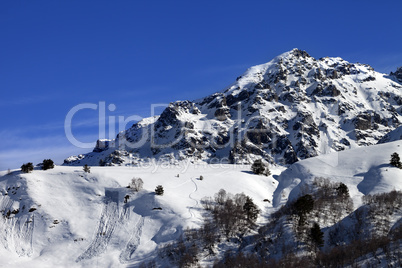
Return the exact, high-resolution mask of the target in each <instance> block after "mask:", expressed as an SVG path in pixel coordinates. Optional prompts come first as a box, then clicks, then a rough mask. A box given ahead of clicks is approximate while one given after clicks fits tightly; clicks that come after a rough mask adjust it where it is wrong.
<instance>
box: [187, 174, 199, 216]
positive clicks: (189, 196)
mask: <svg viewBox="0 0 402 268" xmlns="http://www.w3.org/2000/svg"><path fill="white" fill-rule="evenodd" d="M190 180H191V182H192V183H194V186H195V188H194V191H192V192H191V193H190V194H189V195H188V198H190V199H191V200H193V201H194V202H195V206H193V207H189V208H188V212H189V213H190V218H189V219H191V218H194V213H193V212H192V210H193V209H194V207H198V200H196V199H194V198H193V197H191V195H192V194H194V193H195V192H197V191H198V186H197V183H195V181H194V180H193V178H191V179H190Z"/></svg>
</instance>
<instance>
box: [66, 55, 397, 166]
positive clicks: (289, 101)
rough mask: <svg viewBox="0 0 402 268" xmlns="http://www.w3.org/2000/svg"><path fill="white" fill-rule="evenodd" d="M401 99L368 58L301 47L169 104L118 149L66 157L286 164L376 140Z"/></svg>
mask: <svg viewBox="0 0 402 268" xmlns="http://www.w3.org/2000/svg"><path fill="white" fill-rule="evenodd" d="M400 105H402V94H401V91H400V85H399V84H398V83H395V82H394V81H392V80H391V79H389V78H388V77H386V76H384V75H382V74H379V73H377V72H375V71H374V69H373V68H371V67H370V66H369V65H363V64H357V63H356V64H353V63H349V62H347V61H345V60H343V59H341V58H330V57H325V58H321V59H319V60H316V59H315V58H313V57H311V56H310V55H309V54H308V53H307V52H305V51H303V50H300V49H297V48H296V49H292V50H291V51H288V52H285V53H283V54H281V55H279V56H277V57H276V58H274V59H273V60H271V61H270V62H268V63H265V64H261V65H256V66H253V67H251V68H249V69H248V70H247V71H246V72H245V73H243V74H242V75H241V76H239V77H238V78H237V79H236V81H235V82H234V83H233V84H232V85H230V86H229V87H227V88H226V89H225V90H223V91H221V92H217V93H215V94H212V95H210V96H207V97H205V98H203V99H200V100H197V101H192V102H191V101H184V102H183V101H182V102H174V103H172V105H169V107H167V108H166V110H165V111H164V112H163V113H162V114H161V115H160V116H159V117H158V118H154V120H146V122H148V123H146V122H145V123H141V124H140V123H137V124H135V125H134V126H133V127H132V128H130V129H128V130H127V131H125V132H123V133H120V134H119V136H118V138H116V140H118V142H109V143H108V144H115V148H111V147H110V145H109V147H107V146H103V147H102V150H98V149H96V150H95V151H94V152H92V153H90V154H88V155H86V156H84V157H79V158H70V159H69V160H67V161H66V164H72V165H83V164H86V163H87V164H92V165H98V163H96V162H91V161H98V162H99V159H102V163H106V164H110V165H115V164H124V163H136V162H137V161H142V160H144V159H152V158H154V159H167V160H168V161H179V160H184V159H192V161H197V160H204V161H215V160H216V159H226V160H227V161H231V162H234V163H241V162H243V163H250V162H252V160H253V158H264V159H266V160H267V161H269V162H271V163H278V164H282V165H288V164H292V163H294V162H296V161H298V160H301V159H305V158H309V157H313V156H317V155H321V154H327V153H329V152H334V151H341V150H345V149H349V148H352V147H357V146H366V145H372V144H376V143H377V142H378V140H380V139H381V138H382V137H383V136H384V135H385V134H386V133H388V132H389V131H391V130H393V129H394V128H396V127H398V126H399V125H400V122H402V111H401V110H400V109H396V108H395V107H397V106H400ZM121 139H122V140H123V143H122V142H121V141H120V140H121ZM99 144H103V143H102V142H101V141H100V142H99ZM132 145H134V146H132ZM117 148H118V149H119V150H118V151H117ZM74 159H76V160H74ZM95 159H96V160H95ZM213 159H215V160H213ZM72 160H73V161H72Z"/></svg>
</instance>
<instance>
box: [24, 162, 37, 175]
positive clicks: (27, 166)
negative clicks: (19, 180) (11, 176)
mask: <svg viewBox="0 0 402 268" xmlns="http://www.w3.org/2000/svg"><path fill="white" fill-rule="evenodd" d="M33 169H34V166H33V164H32V163H31V162H29V163H26V164H23V165H22V166H21V171H22V172H23V173H29V172H31V171H32V170H33Z"/></svg>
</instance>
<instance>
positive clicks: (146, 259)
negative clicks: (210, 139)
mask: <svg viewBox="0 0 402 268" xmlns="http://www.w3.org/2000/svg"><path fill="white" fill-rule="evenodd" d="M401 145H402V141H396V142H390V143H386V144H379V145H374V146H369V147H360V148H355V149H352V150H345V151H342V152H339V153H337V152H335V153H331V154H328V155H323V156H318V157H313V158H309V159H306V160H302V161H299V162H297V163H295V164H293V165H291V166H290V167H289V168H287V169H286V170H284V171H283V168H279V169H277V168H275V167H273V166H271V172H272V175H271V176H268V177H266V176H258V175H254V174H252V173H251V172H250V171H249V170H250V166H249V165H212V164H206V163H198V164H191V163H190V162H187V165H184V162H180V163H179V164H178V165H166V166H164V165H149V166H142V167H121V166H115V167H92V168H91V170H90V173H85V172H84V171H83V170H82V167H79V168H78V167H69V166H62V167H55V168H54V169H51V170H46V171H43V170H36V169H35V170H34V171H33V172H32V173H29V174H21V173H20V171H17V170H15V171H12V172H11V174H6V172H1V173H0V211H1V213H2V214H3V216H2V217H0V241H1V243H0V259H1V264H2V265H4V266H5V267H28V266H29V267H55V266H57V267H139V265H140V264H141V263H149V264H150V265H152V264H154V265H155V267H178V266H180V265H178V264H177V263H176V262H175V261H174V258H173V259H172V255H171V254H173V253H172V252H175V250H174V248H175V246H174V244H173V248H172V246H169V243H176V242H175V241H176V240H177V239H180V237H181V235H183V234H184V233H186V232H187V234H188V233H189V232H188V231H185V230H186V228H187V227H189V228H195V230H201V231H200V232H204V231H202V230H205V225H204V224H205V217H206V215H209V213H211V212H209V211H208V210H205V206H204V205H203V204H205V202H206V201H205V200H213V197H214V196H215V198H216V193H218V191H219V190H220V189H225V190H226V192H227V193H232V194H238V193H244V194H245V195H247V196H249V197H251V198H252V200H253V201H254V203H255V204H256V205H257V206H258V208H259V209H260V210H261V213H260V216H259V218H258V220H257V222H256V224H257V226H256V227H255V228H254V229H251V230H249V231H247V232H246V233H244V234H242V236H240V237H239V236H234V238H233V239H227V238H225V236H223V237H222V238H220V239H216V241H215V244H214V245H213V247H212V249H211V250H212V252H211V251H209V250H207V249H205V248H203V247H202V246H200V249H199V250H198V251H197V253H196V254H195V259H196V262H197V263H198V264H200V265H201V266H203V267H204V266H206V267H209V266H211V265H212V264H213V263H214V262H215V260H218V261H219V260H223V258H224V257H225V256H230V255H227V253H228V252H229V251H230V252H232V253H236V252H243V253H244V254H257V255H256V256H260V255H258V254H262V255H261V256H262V258H263V259H264V258H265V257H266V258H279V260H282V258H283V257H284V256H285V255H286V251H284V250H286V248H287V249H289V250H292V252H298V254H301V255H299V256H305V254H307V256H315V255H314V254H315V253H314V252H315V251H312V249H309V248H310V246H309V244H308V243H307V242H305V241H306V240H304V239H306V238H305V237H306V235H300V234H302V233H303V232H304V233H305V234H308V232H307V231H306V230H304V229H300V228H299V227H297V226H298V225H297V220H296V219H297V216H295V215H293V216H292V215H291V214H290V215H287V214H286V211H285V212H283V211H284V209H286V206H287V205H289V204H292V202H294V200H295V199H297V198H298V197H300V196H301V195H303V194H304V193H306V192H308V191H310V190H312V191H313V192H314V191H315V190H314V189H316V188H317V182H316V181H317V178H318V179H319V180H321V182H320V181H319V183H321V184H322V182H325V180H327V181H328V182H327V188H325V189H326V190H325V191H327V192H328V191H329V192H331V191H334V189H333V187H334V185H338V184H339V183H344V184H345V185H347V187H348V189H349V194H350V199H351V200H352V202H351V203H350V205H349V204H348V203H347V202H342V203H334V204H332V206H334V207H330V208H331V209H327V208H326V206H325V204H326V203H325V202H324V203H322V204H324V205H321V206H324V208H323V209H320V210H314V211H313V212H312V213H310V214H309V215H310V216H309V217H308V218H307V219H306V225H305V226H307V227H309V226H310V223H311V222H314V221H317V222H319V223H320V226H321V227H322V228H323V231H324V233H325V248H326V249H328V250H330V249H331V248H332V247H333V246H334V245H333V244H331V243H338V242H336V241H339V243H343V244H342V245H348V244H349V243H352V241H353V239H352V238H350V236H351V235H358V234H359V233H361V235H363V234H372V235H373V237H375V234H377V233H378V234H381V235H388V233H392V234H393V233H394V231H393V230H399V229H400V226H401V224H400V223H401V220H400V219H401V215H402V211H401V207H402V206H401V202H402V201H401V200H400V199H397V201H395V202H398V203H397V204H394V205H391V206H390V205H389V204H388V203H386V204H385V205H384V207H382V205H381V204H380V203H379V204H373V203H367V204H365V203H364V202H363V201H362V197H366V198H369V197H370V195H373V194H380V193H388V192H389V191H392V190H396V191H401V190H402V181H401V179H400V178H401V175H402V170H401V169H398V168H396V167H392V166H390V165H389V159H390V155H391V154H392V153H393V152H397V153H399V154H402V150H401V148H402V147H401ZM281 171H283V172H281ZM201 176H202V180H201ZM133 177H141V178H142V179H143V181H144V189H143V190H141V191H140V192H138V193H133V192H132V191H131V190H130V189H128V188H126V186H127V185H128V184H129V182H130V180H131V179H132V178H133ZM157 185H162V186H163V187H164V190H165V192H164V195H162V196H157V195H155V193H154V189H155V187H156V186H157ZM314 185H315V186H314ZM328 185H329V188H328ZM322 187H323V186H322ZM323 189H324V188H323ZM331 189H332V190H331ZM327 194H328V193H327ZM126 195H129V198H128V201H127V203H125V202H124V197H125V196H126ZM400 195H401V196H402V194H400ZM206 197H210V198H206ZM327 197H328V196H327ZM327 199H328V198H327ZM327 199H326V200H327ZM373 199H375V198H373ZM328 200H332V199H331V198H329V199H328ZM398 200H399V201H398ZM210 202H211V201H210ZM316 203H317V204H318V202H316ZM284 205H285V206H284ZM343 206H345V208H343ZM377 206H381V207H380V208H377ZM375 208H377V209H375ZM389 208H392V211H391V210H390V211H388V210H389ZM375 211H376V212H375ZM374 212H375V213H374ZM278 213H279V214H278ZM280 213H284V214H283V215H282V216H281V214H280ZM278 215H279V216H278ZM324 216H325V217H324ZM362 217H363V218H362ZM361 222H363V223H361ZM295 223H296V224H295ZM385 223H386V224H385ZM362 224H363V225H362ZM384 224H385V225H384ZM292 226H293V227H292ZM307 227H306V228H307ZM352 227H353V228H354V229H353V228H352ZM200 228H201V229H200ZM295 228H296V229H295ZM356 228H360V229H359V232H357V233H356V232H355V231H353V230H356ZM398 228H399V229H398ZM257 229H259V230H260V231H258V232H257V231H256V230H257ZM303 230H304V231H303ZM300 232H302V233H300ZM194 237H195V238H192V239H189V240H185V241H188V242H187V243H190V246H191V245H198V244H197V243H198V241H203V239H204V238H203V237H202V236H196V235H194ZM197 237H198V238H197ZM303 237H304V238H303ZM370 237H371V236H370ZM365 238H367V237H365ZM370 241H371V240H370ZM393 241H394V240H393ZM397 241H399V240H397ZM182 243H185V242H182ZM387 243H388V242H387ZM390 243H391V242H390ZM395 243H396V242H392V243H391V244H386V245H387V248H388V249H389V250H388V251H387V252H385V248H386V247H385V246H384V247H381V248H378V250H379V251H376V252H377V253H376V255H375V257H373V255H371V253H370V254H369V253H367V252H366V251H362V252H363V253H361V254H366V253H367V254H368V255H367V256H366V255H364V256H363V255H361V256H363V258H360V259H359V260H358V261H359V263H360V264H364V263H366V264H368V263H370V264H373V263H375V262H377V263H378V262H380V263H381V262H383V263H382V264H381V265H380V266H381V267H387V266H386V265H388V264H389V265H391V264H392V265H397V263H398V258H397V257H398V255H394V254H396V253H395V250H392V249H396V250H397V249H398V248H399V247H400V246H396V245H395ZM182 246H183V245H182ZM395 247H396V248H395ZM184 248H185V247H184ZM390 248H391V249H390ZM179 249H180V250H182V249H181V248H179ZM381 250H384V251H381ZM169 252H170V253H169ZM370 252H371V251H370ZM399 252H400V251H399ZM385 253H387V254H385ZM169 254H170V255H169ZM284 254H285V255H284ZM173 257H174V256H173ZM176 257H177V256H176ZM399 257H401V256H399ZM258 258H259V257H258ZM273 260H275V259H273ZM249 261H250V259H249ZM261 267H265V266H261ZM286 267H289V266H286Z"/></svg>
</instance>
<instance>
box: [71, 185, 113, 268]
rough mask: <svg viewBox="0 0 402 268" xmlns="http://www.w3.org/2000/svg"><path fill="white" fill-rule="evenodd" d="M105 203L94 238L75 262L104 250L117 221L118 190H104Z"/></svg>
mask: <svg viewBox="0 0 402 268" xmlns="http://www.w3.org/2000/svg"><path fill="white" fill-rule="evenodd" d="M105 199H106V200H105V204H104V206H103V211H102V214H101V217H100V221H99V226H98V229H97V231H96V234H95V238H94V239H93V241H92V243H91V244H90V245H89V247H88V248H87V250H86V251H85V252H84V253H83V254H81V255H80V256H79V257H78V258H77V260H76V261H77V262H79V261H81V260H85V259H90V258H92V257H94V256H97V255H100V254H102V253H103V252H105V251H106V248H107V245H108V243H109V241H110V239H111V237H112V234H113V232H114V230H115V228H116V225H117V223H118V221H119V218H120V217H119V192H118V191H111V190H107V189H106V190H105Z"/></svg>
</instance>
